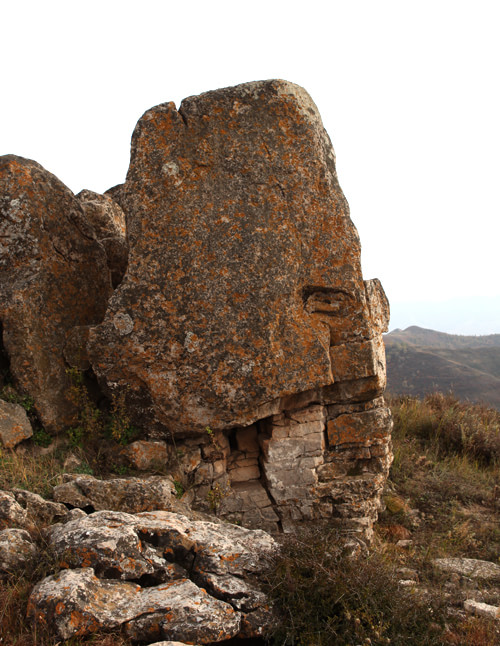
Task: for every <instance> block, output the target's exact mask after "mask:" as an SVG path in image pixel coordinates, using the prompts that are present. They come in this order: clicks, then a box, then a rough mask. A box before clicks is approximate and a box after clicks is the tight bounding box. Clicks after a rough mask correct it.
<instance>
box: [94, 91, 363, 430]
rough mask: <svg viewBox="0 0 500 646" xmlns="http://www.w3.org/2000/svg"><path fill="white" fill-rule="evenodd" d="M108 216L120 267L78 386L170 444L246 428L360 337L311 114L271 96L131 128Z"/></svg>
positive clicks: (359, 316) (289, 94)
mask: <svg viewBox="0 0 500 646" xmlns="http://www.w3.org/2000/svg"><path fill="white" fill-rule="evenodd" d="M121 203H122V205H123V206H124V209H125V211H126V213H127V224H128V240H129V245H130V258H129V265H128V273H127V276H126V279H125V281H124V282H123V284H122V285H121V286H120V288H119V289H118V290H117V291H116V292H115V294H114V296H113V298H112V300H111V302H110V305H109V308H108V311H107V314H106V318H105V321H104V323H103V324H102V325H101V326H99V327H98V328H96V329H94V331H93V332H92V333H91V341H90V348H91V354H92V363H93V366H94V370H95V371H96V373H97V374H98V375H99V376H100V377H101V379H103V380H106V382H107V383H108V384H109V385H110V386H115V385H118V386H122V387H123V386H125V385H126V384H127V385H128V386H129V388H130V393H129V395H130V398H135V400H136V401H142V402H144V404H145V405H144V409H143V410H142V411H141V416H142V420H144V415H146V416H147V417H149V418H150V419H151V421H152V422H154V423H159V424H161V425H162V426H168V428H169V429H171V430H173V431H175V432H177V433H181V434H184V433H186V431H195V432H196V431H204V429H205V428H206V427H207V426H210V427H211V428H212V429H227V428H231V427H234V426H236V425H248V424H250V423H252V422H254V421H256V420H258V419H261V418H263V417H265V416H267V415H269V414H270V413H277V412H279V411H280V410H282V409H283V406H284V404H283V399H285V398H287V397H289V396H293V395H296V394H297V393H303V392H305V391H308V390H311V389H318V388H321V387H323V386H330V385H331V384H333V383H335V382H336V381H337V379H336V376H335V368H334V367H332V359H331V357H330V348H331V346H338V345H339V344H340V345H341V344H345V343H348V342H357V343H360V342H363V341H364V340H366V339H369V338H370V337H371V336H372V332H371V329H370V320H369V311H368V307H367V302H366V297H365V288H364V284H363V280H362V276H361V269H360V259H359V255H360V253H359V252H360V250H359V240H358V236H357V232H356V230H355V228H354V226H353V224H352V222H351V220H350V218H349V212H348V206H347V203H346V200H345V198H344V196H343V194H342V191H341V189H340V187H339V185H338V181H337V175H336V172H335V159H334V153H333V149H332V147H331V144H330V141H329V139H328V136H327V134H326V132H325V130H324V128H323V126H322V123H321V118H320V116H319V113H318V111H317V108H316V106H315V105H314V103H313V102H312V100H311V99H310V97H309V96H308V95H307V93H306V92H305V91H304V90H303V89H302V88H299V87H298V86H295V85H292V84H290V83H286V82H284V81H268V82H260V83H249V84H245V85H240V86H237V87H234V88H227V89H224V90H217V91H214V92H208V93H206V94H202V95H201V96H198V97H191V98H189V99H186V100H185V101H183V102H182V105H181V107H180V109H179V110H178V111H177V110H176V109H175V106H174V104H172V103H169V104H162V105H160V106H157V107H156V108H153V109H151V110H149V111H148V112H147V113H146V114H145V115H144V116H143V117H142V118H141V120H140V121H139V123H138V125H137V127H136V130H135V132H134V137H133V142H132V158H131V164H130V169H129V172H128V176H127V182H126V184H125V186H124V187H123V189H122V197H121Z"/></svg>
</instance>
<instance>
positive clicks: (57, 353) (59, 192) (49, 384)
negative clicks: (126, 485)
mask: <svg viewBox="0 0 500 646" xmlns="http://www.w3.org/2000/svg"><path fill="white" fill-rule="evenodd" d="M110 294H111V281H110V277H109V270H108V268H107V265H106V255H105V253H104V249H103V248H102V246H101V245H100V244H99V243H98V242H97V240H96V239H95V234H94V231H93V229H92V227H91V226H90V224H89V223H88V221H87V219H86V218H85V217H84V214H83V211H82V208H81V206H80V203H79V201H78V200H77V199H76V198H75V197H74V195H73V193H72V192H71V191H70V190H69V189H68V188H67V187H66V186H65V185H64V184H63V183H62V182H60V181H59V180H58V179H57V178H56V177H54V175H52V174H51V173H49V172H48V171H46V170H45V169H44V168H42V166H40V165H39V164H37V163H36V162H34V161H31V160H28V159H23V158H21V157H15V156H13V155H7V156H4V157H1V158H0V322H1V324H2V330H3V345H4V349H5V351H6V353H7V355H8V357H9V360H10V371H11V373H12V376H13V378H14V381H15V383H16V385H17V387H18V388H19V389H20V390H21V391H22V392H24V393H27V394H29V395H30V396H31V397H32V398H33V400H34V402H35V409H36V411H37V413H38V415H39V416H40V418H41V420H42V422H43V424H44V427H45V428H46V429H47V430H49V431H51V432H53V431H57V430H59V429H61V428H62V427H64V426H66V425H69V424H70V423H71V422H72V420H73V415H74V408H73V405H72V404H71V402H69V401H68V399H67V398H66V393H67V392H68V389H69V386H70V382H69V378H68V376H67V374H66V367H67V366H66V364H65V362H64V358H63V347H64V343H65V337H66V335H67V333H68V332H69V331H70V330H71V329H72V328H73V327H75V326H79V325H89V324H96V323H99V322H100V321H101V320H102V318H103V315H104V312H105V310H106V304H107V300H108V297H109V296H110Z"/></svg>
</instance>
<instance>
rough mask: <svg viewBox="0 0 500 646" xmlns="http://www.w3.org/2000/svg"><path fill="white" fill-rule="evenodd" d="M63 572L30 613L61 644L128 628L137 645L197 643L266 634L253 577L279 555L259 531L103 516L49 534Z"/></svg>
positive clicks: (181, 519) (43, 588) (40, 592)
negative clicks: (165, 641) (170, 641)
mask: <svg viewBox="0 0 500 646" xmlns="http://www.w3.org/2000/svg"><path fill="white" fill-rule="evenodd" d="M47 540H48V542H49V545H50V548H51V549H52V551H53V554H54V556H55V559H56V561H57V563H58V565H59V567H61V568H64V569H63V570H62V571H61V572H60V573H59V574H57V575H53V576H49V577H47V578H46V579H44V580H43V581H41V582H40V583H39V584H38V585H37V586H36V587H35V589H34V590H33V592H32V595H31V597H30V601H29V607H28V613H29V615H30V616H31V617H33V618H34V619H35V620H36V621H38V622H40V623H42V624H44V625H48V626H49V627H51V629H52V630H54V631H55V633H56V635H57V637H58V638H60V639H69V638H70V637H72V636H74V635H78V636H83V635H89V634H91V633H93V632H95V631H96V630H104V631H107V630H114V629H117V628H123V629H124V630H125V632H126V634H127V635H129V636H130V637H132V638H133V639H134V640H138V641H146V642H150V641H154V640H157V639H173V640H175V639H183V640H186V641H188V642H196V643H200V644H205V643H210V642H214V641H223V640H225V639H229V638H230V637H235V636H241V637H252V636H258V635H261V634H263V633H264V632H265V631H266V630H267V629H268V628H269V625H270V624H271V621H272V616H271V613H270V610H269V607H268V605H267V602H266V598H265V596H264V595H263V594H262V592H261V591H260V590H259V588H258V584H257V579H256V577H257V576H258V575H259V573H261V572H262V571H264V570H265V569H266V568H267V567H269V563H270V559H271V558H272V556H273V554H275V552H276V549H277V546H276V543H275V542H274V540H273V539H272V538H271V537H270V536H269V535H267V534H265V533H264V532H262V531H260V530H256V531H252V530H247V529H244V528H241V527H237V526H232V525H227V524H221V523H211V522H208V521H191V520H189V519H188V518H187V517H185V516H182V515H180V514H175V513H170V512H166V511H156V512H145V513H142V514H135V515H132V514H125V513H121V512H110V511H101V512H95V513H93V514H91V515H89V516H86V517H83V518H78V519H75V520H72V521H69V522H67V523H65V524H58V525H57V524H56V525H53V526H52V527H51V528H50V530H49V532H48V533H47Z"/></svg>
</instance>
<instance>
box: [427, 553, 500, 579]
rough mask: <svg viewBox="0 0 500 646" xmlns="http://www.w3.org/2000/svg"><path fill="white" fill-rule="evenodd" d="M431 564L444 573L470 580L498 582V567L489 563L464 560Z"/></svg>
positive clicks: (447, 559) (440, 561)
mask: <svg viewBox="0 0 500 646" xmlns="http://www.w3.org/2000/svg"><path fill="white" fill-rule="evenodd" d="M432 563H433V564H434V565H435V566H436V567H437V568H438V569H440V570H443V571H444V572H452V573H455V574H459V575H461V576H466V577H469V578H471V579H483V580H484V581H500V565H497V564H496V563H492V562H491V561H480V560H478V559H466V558H444V559H434V560H433V561H432Z"/></svg>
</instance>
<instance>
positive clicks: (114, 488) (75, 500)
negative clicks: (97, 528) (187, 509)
mask: <svg viewBox="0 0 500 646" xmlns="http://www.w3.org/2000/svg"><path fill="white" fill-rule="evenodd" d="M63 478H64V480H65V482H63V483H62V484H60V485H57V486H56V487H54V490H53V497H54V500H56V501H57V502H60V503H65V504H68V505H72V506H73V507H80V508H86V507H92V508H93V509H94V510H96V511H98V510H114V511H124V512H127V513H132V514H133V513H137V512H141V511H151V510H153V509H166V510H169V509H172V505H173V498H174V496H175V488H174V485H173V482H172V479H171V478H170V477H164V476H152V477H150V478H145V479H141V478H112V479H110V480H99V479H98V478H94V477H93V476H88V475H76V474H65V475H64V476H63Z"/></svg>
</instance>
